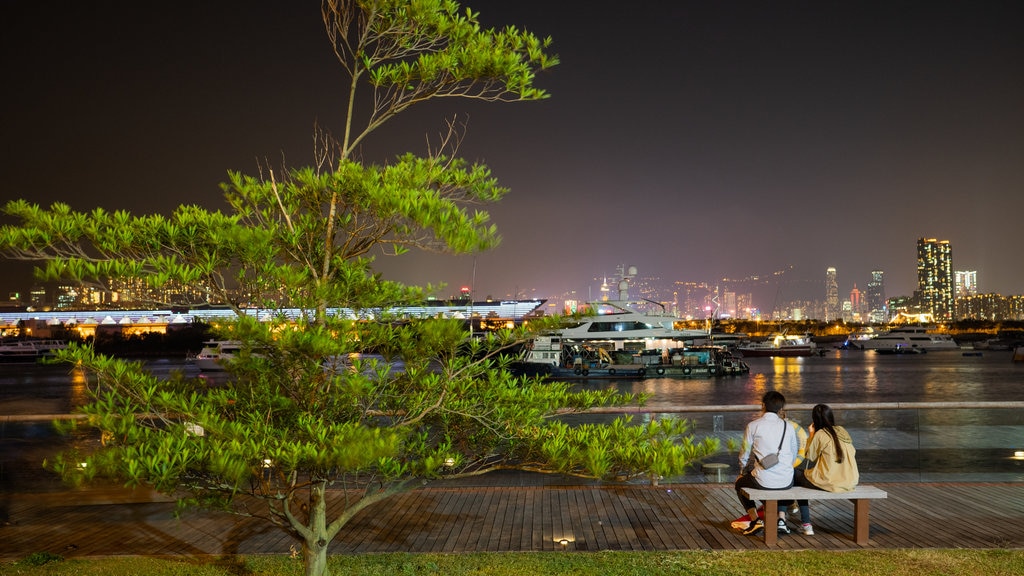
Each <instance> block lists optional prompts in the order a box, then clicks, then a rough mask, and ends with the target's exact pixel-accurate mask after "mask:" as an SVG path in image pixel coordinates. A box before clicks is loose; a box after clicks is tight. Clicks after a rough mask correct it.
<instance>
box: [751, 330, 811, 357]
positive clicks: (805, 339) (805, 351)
mask: <svg viewBox="0 0 1024 576" xmlns="http://www.w3.org/2000/svg"><path fill="white" fill-rule="evenodd" d="M736 351H737V352H739V353H740V354H742V355H743V357H744V358H757V357H765V356H779V357H797V356H813V355H814V354H817V352H818V345H817V344H815V343H814V341H813V340H811V336H810V334H801V335H796V334H776V335H774V336H772V337H771V338H768V339H767V340H763V341H761V342H748V343H746V344H741V345H739V346H737V347H736Z"/></svg>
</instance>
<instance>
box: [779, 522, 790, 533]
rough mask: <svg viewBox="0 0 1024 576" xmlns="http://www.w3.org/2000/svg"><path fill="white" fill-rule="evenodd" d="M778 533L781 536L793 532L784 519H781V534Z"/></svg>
mask: <svg viewBox="0 0 1024 576" xmlns="http://www.w3.org/2000/svg"><path fill="white" fill-rule="evenodd" d="M778 533H779V534H791V532H790V531H789V526H787V525H786V521H785V520H783V519H782V518H779V532H778Z"/></svg>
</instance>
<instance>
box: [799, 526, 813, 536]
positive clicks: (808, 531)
mask: <svg viewBox="0 0 1024 576" xmlns="http://www.w3.org/2000/svg"><path fill="white" fill-rule="evenodd" d="M800 529H801V530H803V533H804V536H814V528H813V527H812V526H811V525H810V524H801V525H800Z"/></svg>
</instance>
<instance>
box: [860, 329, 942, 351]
mask: <svg viewBox="0 0 1024 576" xmlns="http://www.w3.org/2000/svg"><path fill="white" fill-rule="evenodd" d="M851 343H853V344H855V345H856V346H859V347H860V348H863V349H865V350H890V349H896V348H900V347H906V348H917V349H919V350H924V351H928V352H932V351H935V350H958V349H959V348H960V346H959V345H958V344H957V343H956V341H955V340H953V337H952V336H950V335H949V334H939V333H937V332H931V331H929V329H928V328H927V327H926V326H923V325H920V324H915V325H909V326H898V327H894V328H891V329H890V330H888V331H886V332H882V333H879V334H878V335H876V336H875V337H874V338H867V339H864V340H857V341H856V342H854V341H851Z"/></svg>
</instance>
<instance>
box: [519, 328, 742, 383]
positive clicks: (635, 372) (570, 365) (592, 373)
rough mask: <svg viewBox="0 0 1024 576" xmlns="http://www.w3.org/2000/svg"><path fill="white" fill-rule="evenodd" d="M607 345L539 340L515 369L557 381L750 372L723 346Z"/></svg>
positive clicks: (531, 345)
mask: <svg viewBox="0 0 1024 576" xmlns="http://www.w3.org/2000/svg"><path fill="white" fill-rule="evenodd" d="M611 346H613V344H612V343H610V342H598V341H591V342H574V341H570V340H564V339H562V338H561V337H558V336H539V337H537V338H535V339H534V340H533V342H532V343H531V344H530V345H529V346H528V347H527V349H526V351H525V354H524V357H523V360H522V361H521V362H519V363H517V365H516V370H517V371H520V372H522V373H525V374H528V375H531V376H545V377H549V378H552V379H560V380H573V379H593V378H687V377H699V376H704V377H709V376H728V375H736V374H747V373H749V372H750V367H749V366H747V364H746V363H745V362H743V361H742V360H741V359H739V358H736V357H735V356H733V355H732V353H731V352H730V351H729V349H728V348H726V347H725V346H691V347H680V348H672V349H664V350H653V349H644V350H627V349H618V350H616V349H614V348H611Z"/></svg>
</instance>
